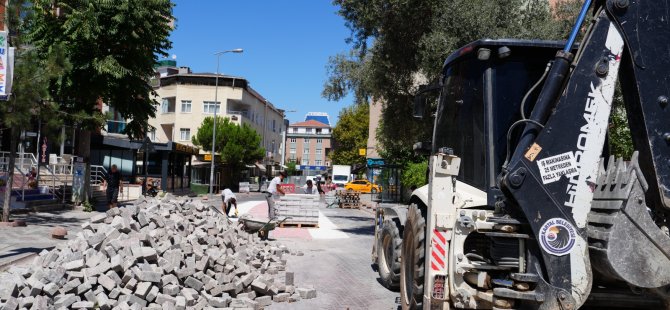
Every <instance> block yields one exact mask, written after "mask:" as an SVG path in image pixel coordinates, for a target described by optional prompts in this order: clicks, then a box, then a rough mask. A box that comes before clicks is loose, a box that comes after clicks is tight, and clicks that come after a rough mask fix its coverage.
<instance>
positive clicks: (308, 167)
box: [296, 165, 328, 171]
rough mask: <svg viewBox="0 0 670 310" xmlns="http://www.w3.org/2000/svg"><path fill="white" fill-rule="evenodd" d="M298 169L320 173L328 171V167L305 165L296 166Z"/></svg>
mask: <svg viewBox="0 0 670 310" xmlns="http://www.w3.org/2000/svg"><path fill="white" fill-rule="evenodd" d="M296 169H298V170H319V171H326V170H328V167H326V166H305V165H299V166H296Z"/></svg>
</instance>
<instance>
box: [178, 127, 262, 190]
mask: <svg viewBox="0 0 670 310" xmlns="http://www.w3.org/2000/svg"><path fill="white" fill-rule="evenodd" d="M213 122H214V118H213V117H206V118H205V119H204V120H203V121H202V124H201V125H200V127H199V128H198V131H197V133H196V134H195V135H194V136H193V137H192V138H191V140H192V142H193V144H195V145H197V146H200V147H202V148H203V149H205V150H211V149H212V129H213V126H214V124H213ZM214 151H215V152H216V153H219V154H221V159H220V160H221V162H222V163H223V164H226V165H227V166H228V167H229V168H230V169H229V172H230V173H231V177H232V178H233V181H236V177H237V176H238V175H239V173H238V172H240V170H241V169H242V168H243V167H244V165H245V164H252V163H255V162H256V161H258V160H261V159H263V156H264V155H265V149H264V148H262V147H261V136H260V135H259V134H258V133H257V132H256V130H254V129H253V128H251V127H250V126H249V125H247V124H242V125H241V126H238V125H237V124H235V123H233V122H231V121H230V119H229V118H224V117H220V116H217V117H216V142H215V147H214ZM212 157H214V156H212ZM213 159H214V158H213Z"/></svg>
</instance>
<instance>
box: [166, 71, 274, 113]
mask: <svg viewBox="0 0 670 310" xmlns="http://www.w3.org/2000/svg"><path fill="white" fill-rule="evenodd" d="M170 64H172V63H170ZM156 70H157V71H158V72H159V73H160V80H159V81H160V82H159V83H154V84H153V86H154V88H160V87H163V86H168V85H173V84H176V85H181V84H187V85H205V86H217V85H218V86H220V87H233V88H234V87H239V88H243V89H244V90H246V91H248V92H249V93H250V94H251V95H252V96H254V97H256V99H258V100H260V101H261V102H266V103H267V105H268V107H270V108H271V109H273V110H275V111H277V112H279V113H282V114H283V113H284V110H283V109H279V108H277V107H275V106H274V105H273V104H272V102H270V101H269V100H267V99H266V98H265V97H263V96H262V95H261V94H260V93H259V92H258V91H256V90H255V89H253V88H252V87H251V86H250V85H249V84H250V83H249V81H248V80H247V79H245V78H243V77H239V76H232V75H225V74H218V81H217V74H216V73H211V72H200V73H193V72H191V69H190V68H189V67H176V66H171V65H168V66H162V67H157V68H156ZM156 77H157V78H158V76H156Z"/></svg>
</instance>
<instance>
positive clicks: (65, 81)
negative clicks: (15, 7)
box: [28, 0, 174, 197]
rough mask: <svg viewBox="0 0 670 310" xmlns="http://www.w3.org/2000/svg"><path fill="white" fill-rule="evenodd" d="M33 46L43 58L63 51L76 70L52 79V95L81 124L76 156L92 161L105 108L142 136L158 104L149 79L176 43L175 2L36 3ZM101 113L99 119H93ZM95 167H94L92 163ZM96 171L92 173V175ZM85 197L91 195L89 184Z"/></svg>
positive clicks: (84, 0) (94, 0) (131, 133)
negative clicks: (173, 33)
mask: <svg viewBox="0 0 670 310" xmlns="http://www.w3.org/2000/svg"><path fill="white" fill-rule="evenodd" d="M32 2H33V3H32V5H31V6H30V8H31V9H32V11H33V14H32V18H31V19H30V24H29V25H28V29H29V30H28V31H29V37H30V41H31V44H32V45H33V46H34V48H35V51H36V53H37V55H38V56H40V57H45V56H46V55H48V54H49V53H51V52H52V49H53V48H54V47H55V46H62V47H63V49H64V54H65V57H66V58H67V59H68V61H69V63H70V64H71V70H69V71H67V72H65V73H64V74H62V75H60V76H58V77H56V78H53V79H52V80H51V85H50V88H49V92H50V95H51V97H52V98H53V100H54V101H55V102H57V103H58V104H59V105H60V109H61V110H62V111H64V112H65V113H67V114H68V115H70V116H71V118H72V120H71V121H73V122H77V123H79V124H80V128H82V131H81V132H80V133H79V134H78V141H79V148H78V151H77V153H78V154H77V155H78V156H82V157H84V158H86V159H88V157H89V155H90V140H91V139H90V138H91V131H93V130H97V129H98V128H100V127H101V125H102V124H101V122H100V120H101V119H103V117H102V115H101V114H100V104H101V103H102V102H104V103H106V104H108V105H109V106H110V107H111V108H113V109H114V111H116V112H117V113H119V114H120V115H121V116H122V117H123V118H125V119H127V120H130V122H129V123H128V124H127V126H126V133H127V134H128V135H129V136H135V137H137V136H142V135H143V134H144V129H145V126H146V124H147V120H148V119H149V118H150V117H154V115H155V110H156V105H157V104H158V102H156V101H155V100H154V99H153V96H151V94H154V91H153V89H152V87H151V85H150V84H149V78H150V77H151V76H152V75H153V74H154V65H155V64H156V63H157V61H158V59H159V57H166V56H167V50H169V49H170V48H171V46H172V43H171V41H170V40H169V35H170V32H171V30H172V21H173V16H172V8H173V6H174V5H173V3H172V2H171V1H170V0H116V1H101V0H55V1H54V0H32ZM91 115H97V116H98V117H91ZM89 168H90V165H89ZM89 171H90V169H87V178H88V173H90V172H89ZM86 184H87V185H86V186H85V188H84V196H85V197H88V192H89V189H88V182H86Z"/></svg>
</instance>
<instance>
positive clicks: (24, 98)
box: [0, 0, 70, 222]
mask: <svg viewBox="0 0 670 310" xmlns="http://www.w3.org/2000/svg"><path fill="white" fill-rule="evenodd" d="M6 12H7V15H6V19H5V20H6V21H7V24H8V28H9V29H11V30H12V31H11V35H10V37H9V44H10V45H11V46H13V47H15V49H16V50H15V53H14V55H15V60H14V75H13V86H12V90H11V92H12V93H11V94H10V96H9V100H8V102H7V103H6V104H0V123H2V126H3V127H5V128H6V130H8V131H9V135H10V146H9V153H10V156H9V162H8V170H7V171H9V172H10V173H8V175H7V180H6V185H5V186H6V190H5V192H4V193H3V194H4V204H3V210H2V218H1V221H3V222H8V221H9V220H10V217H9V215H10V214H9V211H10V201H11V188H12V184H13V183H14V174H15V168H16V167H15V166H16V165H15V159H16V153H17V150H16V147H17V144H18V143H19V135H20V133H21V131H23V130H26V129H31V127H29V126H31V125H32V120H33V119H34V118H37V120H38V121H39V122H41V123H42V124H43V125H44V126H43V127H42V129H43V130H42V131H43V132H49V131H54V129H55V128H58V127H59V126H60V125H61V120H62V118H61V117H59V116H60V114H59V111H58V108H59V107H58V106H57V105H55V104H53V103H51V102H50V100H49V98H50V97H49V85H50V81H51V80H52V79H55V78H58V76H60V75H61V74H63V73H64V72H67V71H68V70H69V67H70V66H69V63H68V61H67V59H66V58H65V57H64V55H63V48H62V46H60V45H55V46H53V47H52V48H51V49H50V50H49V51H48V53H46V54H44V55H39V54H38V53H37V52H36V51H35V50H34V49H32V48H31V46H30V40H29V39H30V38H26V36H25V33H26V32H27V30H28V29H27V25H29V22H28V21H29V20H30V18H31V17H32V15H31V12H30V11H29V10H27V5H26V1H21V0H15V1H11V2H10V5H9V7H8V8H7V10H6ZM45 116H48V117H45ZM18 172H19V173H25V172H23V171H18Z"/></svg>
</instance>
